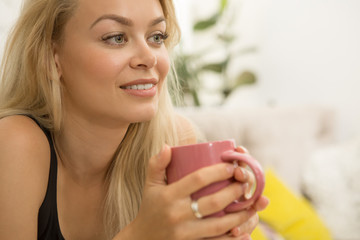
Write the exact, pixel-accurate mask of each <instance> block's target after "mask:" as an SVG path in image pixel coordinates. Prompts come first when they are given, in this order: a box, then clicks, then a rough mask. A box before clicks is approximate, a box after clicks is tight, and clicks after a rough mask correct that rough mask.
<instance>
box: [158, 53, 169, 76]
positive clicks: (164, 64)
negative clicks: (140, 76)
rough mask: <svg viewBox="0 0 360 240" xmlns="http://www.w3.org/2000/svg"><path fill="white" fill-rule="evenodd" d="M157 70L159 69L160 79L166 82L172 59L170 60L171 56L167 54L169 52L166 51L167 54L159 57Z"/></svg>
mask: <svg viewBox="0 0 360 240" xmlns="http://www.w3.org/2000/svg"><path fill="white" fill-rule="evenodd" d="M157 68H158V72H159V77H160V79H161V80H164V79H165V78H166V76H167V75H168V73H169V70H170V58H169V54H168V53H167V51H165V53H163V54H160V55H159V56H158V57H157Z"/></svg>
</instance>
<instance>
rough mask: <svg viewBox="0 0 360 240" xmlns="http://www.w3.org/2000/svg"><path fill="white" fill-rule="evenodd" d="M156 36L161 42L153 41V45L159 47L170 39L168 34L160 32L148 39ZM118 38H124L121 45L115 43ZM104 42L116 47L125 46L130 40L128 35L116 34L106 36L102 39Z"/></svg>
mask: <svg viewBox="0 0 360 240" xmlns="http://www.w3.org/2000/svg"><path fill="white" fill-rule="evenodd" d="M156 36H159V37H160V42H155V41H151V42H152V43H153V44H155V45H157V46H161V45H162V44H163V43H164V42H165V40H166V39H167V38H168V37H169V35H168V34H167V33H163V32H158V33H155V34H153V35H151V36H150V37H149V38H148V39H150V38H154V37H156ZM117 37H122V38H123V41H122V42H121V43H116V42H114V41H115V39H116V38H117ZM102 40H103V41H104V42H105V43H107V44H109V45H114V46H120V45H123V44H125V43H126V42H128V39H127V37H126V35H125V34H124V33H116V34H113V35H109V36H105V37H103V38H102Z"/></svg>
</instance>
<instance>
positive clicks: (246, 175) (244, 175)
mask: <svg viewBox="0 0 360 240" xmlns="http://www.w3.org/2000/svg"><path fill="white" fill-rule="evenodd" d="M240 169H241V172H242V174H243V177H244V179H245V180H246V179H248V172H247V171H246V170H245V169H244V168H240Z"/></svg>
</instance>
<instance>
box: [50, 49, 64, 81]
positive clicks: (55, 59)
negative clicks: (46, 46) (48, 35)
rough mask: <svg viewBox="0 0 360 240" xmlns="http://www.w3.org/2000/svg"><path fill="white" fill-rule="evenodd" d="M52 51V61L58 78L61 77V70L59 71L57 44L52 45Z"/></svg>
mask: <svg viewBox="0 0 360 240" xmlns="http://www.w3.org/2000/svg"><path fill="white" fill-rule="evenodd" d="M52 50H53V56H54V61H55V65H56V70H57V72H58V75H59V78H61V77H62V69H61V64H60V56H59V51H58V50H59V45H58V44H57V43H53V44H52Z"/></svg>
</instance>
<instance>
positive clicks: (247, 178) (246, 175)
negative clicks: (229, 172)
mask: <svg viewBox="0 0 360 240" xmlns="http://www.w3.org/2000/svg"><path fill="white" fill-rule="evenodd" d="M234 177H235V179H236V180H237V181H239V182H246V183H247V186H248V187H247V188H246V190H245V195H244V197H245V199H250V198H251V197H252V194H253V192H254V191H255V189H254V188H255V186H256V180H255V176H254V173H253V172H252V171H251V170H248V169H247V168H244V167H238V168H236V169H235V172H234Z"/></svg>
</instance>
